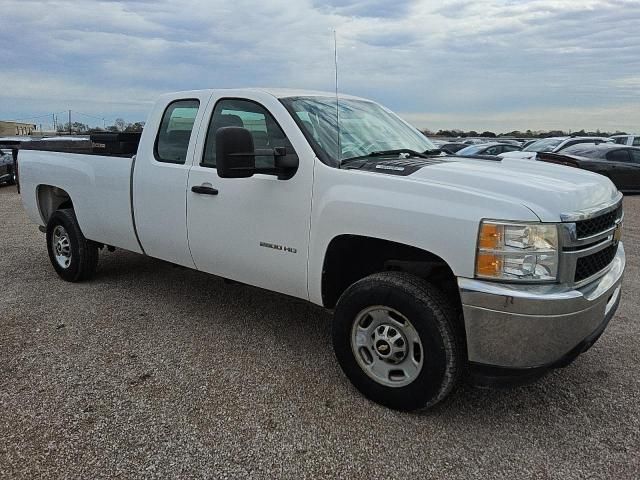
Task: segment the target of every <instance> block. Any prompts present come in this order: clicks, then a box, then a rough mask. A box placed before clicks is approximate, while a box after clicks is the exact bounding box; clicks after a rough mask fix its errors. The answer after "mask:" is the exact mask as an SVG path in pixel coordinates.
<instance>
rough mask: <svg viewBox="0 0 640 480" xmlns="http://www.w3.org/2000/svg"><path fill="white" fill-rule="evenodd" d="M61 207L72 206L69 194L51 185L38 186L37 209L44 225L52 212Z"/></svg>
mask: <svg viewBox="0 0 640 480" xmlns="http://www.w3.org/2000/svg"><path fill="white" fill-rule="evenodd" d="M61 208H73V202H72V201H71V197H70V196H69V194H68V193H67V192H66V191H64V190H63V189H61V188H58V187H52V186H51V185H39V186H38V209H39V210H40V216H41V217H42V221H43V222H44V224H45V225H46V224H47V223H48V222H49V218H51V215H53V212H55V211H56V210H60V209H61Z"/></svg>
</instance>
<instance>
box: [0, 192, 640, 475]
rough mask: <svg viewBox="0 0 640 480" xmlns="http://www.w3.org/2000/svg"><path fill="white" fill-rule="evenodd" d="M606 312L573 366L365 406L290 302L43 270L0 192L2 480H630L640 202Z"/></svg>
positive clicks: (156, 275)
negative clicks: (420, 409) (407, 403)
mask: <svg viewBox="0 0 640 480" xmlns="http://www.w3.org/2000/svg"><path fill="white" fill-rule="evenodd" d="M625 207H626V232H625V244H626V248H627V255H628V267H627V274H626V283H625V292H624V295H623V299H622V304H621V306H620V309H619V311H618V314H617V315H616V317H615V318H614V319H613V321H612V323H611V325H610V326H609V328H608V330H607V331H606V332H605V334H604V336H603V337H602V338H601V339H600V341H599V342H598V343H597V344H596V345H595V346H594V347H593V348H592V349H591V350H590V351H589V352H588V353H586V354H584V355H583V356H581V357H580V358H579V359H578V360H577V361H576V362H575V363H574V364H573V365H571V366H569V367H567V368H565V369H563V370H559V371H556V372H554V373H552V374H550V375H549V376H547V377H546V378H544V379H543V380H541V381H539V382H538V383H536V384H534V385H531V386H527V387H520V388H517V389H512V390H500V391H494V390H480V389H476V388H472V387H469V386H463V387H462V388H460V389H459V390H458V391H457V392H456V393H455V394H454V395H453V396H452V397H451V398H450V400H449V401H447V402H445V403H444V404H443V405H442V406H440V407H438V408H437V409H436V410H433V411H431V412H427V413H421V414H403V413H398V412H394V411H390V410H387V409H385V408H382V407H379V406H377V405H375V404H373V403H371V402H369V401H367V400H366V399H364V398H363V397H361V396H360V395H359V394H358V393H357V392H356V391H355V389H354V388H353V387H351V385H350V384H349V382H348V381H347V380H346V379H345V377H344V376H343V375H342V373H341V371H340V369H339V367H338V365H337V363H336V361H335V359H334V356H333V352H332V349H331V345H330V336H329V332H330V321H331V319H330V316H329V314H327V313H326V312H324V311H323V310H321V309H319V308H316V307H314V306H312V305H309V304H306V303H304V302H302V301H297V300H294V299H291V298H288V297H283V296H280V295H277V294H272V293H269V292H265V291H262V290H258V289H255V288H251V287H247V286H241V285H227V284H225V283H224V282H223V281H222V280H221V279H218V278H216V277H211V276H207V275H204V274H201V273H198V272H195V271H190V270H186V269H183V268H179V267H175V266H172V265H170V264H168V263H164V262H161V261H157V260H153V259H150V258H145V257H143V256H139V255H135V254H132V253H128V252H124V251H116V252H114V253H105V254H103V255H102V256H101V260H100V267H99V273H98V275H97V277H96V278H95V279H94V280H92V281H91V282H89V283H84V284H69V283H65V282H63V281H62V280H60V279H59V278H58V277H57V276H56V274H55V273H54V271H53V269H52V267H51V266H50V264H49V260H48V258H47V254H46V249H45V244H44V237H43V235H42V234H41V233H40V232H38V230H37V228H36V227H35V226H34V225H33V224H31V223H30V222H29V221H28V220H27V218H26V216H25V214H24V213H23V210H22V206H21V204H20V199H19V196H18V195H17V194H16V192H15V188H13V187H0V225H1V226H2V230H1V233H0V244H1V245H2V255H0V302H1V304H0V404H1V414H0V478H25V479H32V478H83V479H88V478H114V477H118V478H177V477H181V478H191V477H193V478H205V477H207V478H249V477H250V478H254V477H255V478H257V477H263V478H274V477H276V478H283V477H284V478H319V477H322V476H331V477H340V478H374V477H375V478H452V479H453V478H460V479H469V478H481V477H483V478H559V479H560V478H561V479H573V478H576V479H578V478H586V477H589V478H616V479H623V478H629V479H630V478H638V477H639V476H640V374H639V373H640V349H639V347H640V322H639V321H638V315H637V312H638V311H639V310H640V281H639V279H640V273H639V270H640V197H629V198H627V199H626V200H625Z"/></svg>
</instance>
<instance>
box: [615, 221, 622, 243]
mask: <svg viewBox="0 0 640 480" xmlns="http://www.w3.org/2000/svg"><path fill="white" fill-rule="evenodd" d="M620 240H622V223H619V224H618V225H616V229H615V230H614V231H613V242H614V243H618V242H619V241H620Z"/></svg>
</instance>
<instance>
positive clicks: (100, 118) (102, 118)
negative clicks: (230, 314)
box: [72, 110, 105, 121]
mask: <svg viewBox="0 0 640 480" xmlns="http://www.w3.org/2000/svg"><path fill="white" fill-rule="evenodd" d="M72 111H73V113H77V114H79V115H83V116H85V117H89V118H95V119H96V120H100V121H102V120H104V119H105V117H97V116H95V115H89V114H88V113H82V112H79V111H77V110H72Z"/></svg>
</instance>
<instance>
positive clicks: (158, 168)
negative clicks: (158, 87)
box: [133, 91, 211, 268]
mask: <svg viewBox="0 0 640 480" xmlns="http://www.w3.org/2000/svg"><path fill="white" fill-rule="evenodd" d="M210 96H211V93H210V92H199V91H196V92H188V93H187V94H184V95H183V96H182V97H180V98H168V99H167V100H166V101H165V102H162V101H160V102H158V104H157V106H156V110H158V111H155V110H154V111H153V112H152V113H151V115H150V116H149V119H150V120H151V121H150V122H149V123H148V124H147V125H145V129H144V133H143V139H142V141H141V142H140V145H141V149H140V150H138V155H137V158H136V166H135V172H134V183H133V203H134V214H135V220H136V228H137V232H138V237H139V238H140V243H141V244H142V247H143V248H144V251H145V253H146V254H147V255H150V256H152V257H155V258H160V259H163V260H167V261H169V262H172V263H177V264H179V265H184V266H187V267H191V268H193V267H195V265H194V263H193V260H192V258H191V255H190V253H189V244H188V240H187V219H186V211H187V205H186V190H187V181H188V178H189V169H190V168H191V161H192V159H193V152H194V148H195V138H196V137H197V134H198V126H199V125H200V124H201V120H202V118H203V112H204V110H205V109H206V107H207V102H208V100H209V98H210ZM151 137H153V138H151Z"/></svg>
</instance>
